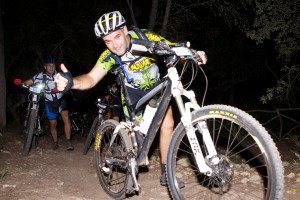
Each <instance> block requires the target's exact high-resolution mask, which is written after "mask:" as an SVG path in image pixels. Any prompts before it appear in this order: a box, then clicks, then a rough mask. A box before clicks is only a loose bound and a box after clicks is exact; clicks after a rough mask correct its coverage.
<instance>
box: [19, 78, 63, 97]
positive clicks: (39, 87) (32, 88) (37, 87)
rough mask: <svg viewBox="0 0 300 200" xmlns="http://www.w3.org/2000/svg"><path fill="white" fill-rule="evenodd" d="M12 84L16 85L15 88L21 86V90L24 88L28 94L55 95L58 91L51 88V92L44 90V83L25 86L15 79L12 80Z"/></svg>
mask: <svg viewBox="0 0 300 200" xmlns="http://www.w3.org/2000/svg"><path fill="white" fill-rule="evenodd" d="M14 84H15V85H17V86H21V87H23V88H26V89H28V90H29V92H31V93H35V94H40V93H48V94H50V93H57V92H58V90H57V89H56V88H53V89H51V90H49V89H48V90H46V89H45V87H46V85H45V84H44V83H41V82H37V83H34V84H32V85H25V83H23V82H22V80H21V79H15V80H14Z"/></svg>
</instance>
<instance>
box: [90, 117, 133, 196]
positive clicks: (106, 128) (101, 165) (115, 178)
mask: <svg viewBox="0 0 300 200" xmlns="http://www.w3.org/2000/svg"><path fill="white" fill-rule="evenodd" d="M118 125H119V122H117V121H115V120H106V121H104V122H103V123H102V124H101V126H100V127H99V129H98V131H97V134H96V138H95V159H96V168H97V175H98V178H99V182H100V185H101V187H102V188H103V190H104V191H105V192H106V193H107V194H108V195H109V196H110V197H112V198H114V199H124V198H125V197H126V186H127V182H128V180H129V175H130V174H129V173H130V172H129V169H128V161H127V158H128V153H129V152H130V150H131V149H132V145H131V143H130V140H129V137H128V134H127V133H126V132H125V131H124V130H123V129H122V128H121V129H120V130H119V132H118V133H117V135H116V137H115V138H114V136H113V132H114V130H115V129H116V127H117V126H118Z"/></svg>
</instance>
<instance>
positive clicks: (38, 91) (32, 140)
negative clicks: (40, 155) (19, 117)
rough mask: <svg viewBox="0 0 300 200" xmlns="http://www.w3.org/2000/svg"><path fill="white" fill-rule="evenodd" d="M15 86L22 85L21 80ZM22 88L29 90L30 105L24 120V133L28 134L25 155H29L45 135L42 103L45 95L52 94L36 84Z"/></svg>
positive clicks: (39, 84)
mask: <svg viewBox="0 0 300 200" xmlns="http://www.w3.org/2000/svg"><path fill="white" fill-rule="evenodd" d="M14 82H15V84H16V85H20V84H21V82H22V81H21V80H19V79H15V81H14ZM22 87H24V88H28V90H29V94H28V104H27V109H26V114H25V119H24V123H23V126H24V131H23V132H24V133H25V134H26V138H25V142H24V145H23V152H22V154H23V155H25V156H26V155H28V154H29V151H30V149H31V148H36V147H37V144H38V140H39V137H40V135H42V134H43V129H42V123H41V120H42V121H44V120H45V119H46V114H45V112H42V113H40V112H39V110H40V101H41V98H42V97H43V94H44V93H51V91H46V90H45V84H43V83H35V84H33V85H31V86H26V85H24V84H22Z"/></svg>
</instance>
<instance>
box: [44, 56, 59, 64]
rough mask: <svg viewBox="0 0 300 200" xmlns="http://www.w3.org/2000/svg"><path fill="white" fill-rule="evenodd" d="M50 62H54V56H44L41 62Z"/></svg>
mask: <svg viewBox="0 0 300 200" xmlns="http://www.w3.org/2000/svg"><path fill="white" fill-rule="evenodd" d="M50 63H53V64H56V59H55V58H54V57H51V56H49V57H45V58H44V59H43V64H44V65H46V64H50Z"/></svg>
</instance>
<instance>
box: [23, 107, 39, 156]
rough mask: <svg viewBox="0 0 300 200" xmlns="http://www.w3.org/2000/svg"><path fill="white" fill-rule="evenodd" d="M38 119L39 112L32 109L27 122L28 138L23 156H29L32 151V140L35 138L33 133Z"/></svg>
mask: <svg viewBox="0 0 300 200" xmlns="http://www.w3.org/2000/svg"><path fill="white" fill-rule="evenodd" d="M36 118H37V110H35V109H32V110H31V111H30V114H29V117H28V122H27V128H26V138H25V142H24V146H23V155H24V156H27V155H28V154H29V151H30V147H31V143H32V138H33V132H34V129H35V123H36Z"/></svg>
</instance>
